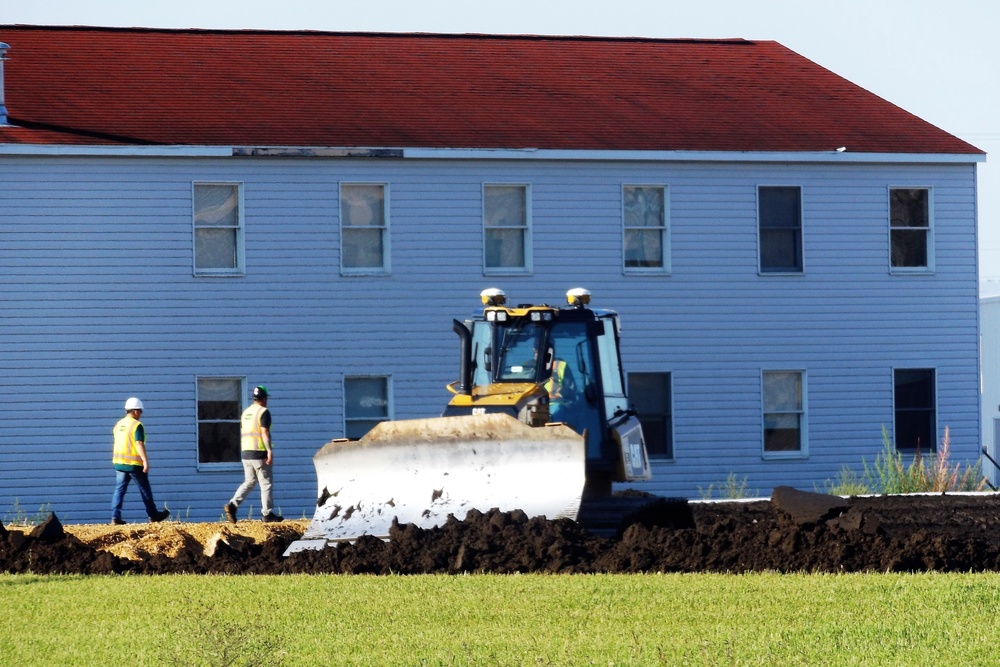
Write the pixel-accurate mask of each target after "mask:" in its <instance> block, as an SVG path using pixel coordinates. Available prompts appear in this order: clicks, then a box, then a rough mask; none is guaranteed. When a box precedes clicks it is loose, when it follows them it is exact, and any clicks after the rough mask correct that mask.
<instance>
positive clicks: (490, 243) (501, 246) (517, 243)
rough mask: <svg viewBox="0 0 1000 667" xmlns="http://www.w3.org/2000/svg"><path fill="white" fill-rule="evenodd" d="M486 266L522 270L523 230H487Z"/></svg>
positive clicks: (524, 264)
mask: <svg viewBox="0 0 1000 667" xmlns="http://www.w3.org/2000/svg"><path fill="white" fill-rule="evenodd" d="M486 266H487V267H488V268H504V269H513V268H523V267H525V266H526V263H525V260H524V230H522V229H487V230H486Z"/></svg>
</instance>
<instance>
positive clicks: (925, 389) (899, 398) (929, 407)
mask: <svg viewBox="0 0 1000 667" xmlns="http://www.w3.org/2000/svg"><path fill="white" fill-rule="evenodd" d="M935 393H936V388H935V381H934V369H933V368H897V369H896V370H895V371H893V397H892V403H893V411H894V413H895V414H894V417H895V433H894V441H895V443H896V450H897V451H908V452H916V451H918V450H919V451H921V452H925V453H926V452H933V451H936V450H937V437H936V434H937V410H936V408H935V398H934V397H935Z"/></svg>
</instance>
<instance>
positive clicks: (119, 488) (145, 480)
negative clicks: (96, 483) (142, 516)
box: [111, 470, 157, 519]
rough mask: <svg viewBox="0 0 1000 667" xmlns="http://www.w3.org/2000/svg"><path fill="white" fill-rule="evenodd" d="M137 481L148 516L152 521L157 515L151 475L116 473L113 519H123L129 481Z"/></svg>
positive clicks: (112, 508) (138, 472)
mask: <svg viewBox="0 0 1000 667" xmlns="http://www.w3.org/2000/svg"><path fill="white" fill-rule="evenodd" d="M132 479H134V480H135V484H136V486H138V487H139V495H140V496H141V497H142V504H143V505H145V506H146V514H147V515H149V518H150V519H152V518H153V516H154V515H155V514H156V513H157V509H156V503H154V502H153V489H152V488H150V486H149V475H147V474H146V473H144V472H143V471H141V470H138V471H136V472H124V471H122V470H116V471H115V494H114V495H113V496H112V497H111V518H112V519H120V518H122V503H123V502H124V501H125V490H126V489H128V483H129V480H132Z"/></svg>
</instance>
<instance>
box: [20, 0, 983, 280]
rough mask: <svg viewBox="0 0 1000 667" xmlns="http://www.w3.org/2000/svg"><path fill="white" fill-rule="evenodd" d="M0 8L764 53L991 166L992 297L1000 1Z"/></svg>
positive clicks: (177, 24)
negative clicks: (774, 53)
mask: <svg viewBox="0 0 1000 667" xmlns="http://www.w3.org/2000/svg"><path fill="white" fill-rule="evenodd" d="M0 2H2V4H0V24H8V23H26V24H36V25H99V26H143V27H161V28H261V29H271V30H293V29H296V30H297V29H306V30H331V31H337V30H349V31H377V32H445V33H464V32H475V33H505V34H515V33H516V34H549V35H607V36H638V37H745V38H747V39H770V40H775V41H778V42H780V43H782V44H784V45H785V46H787V47H789V48H791V49H792V50H794V51H797V52H798V53H800V54H802V55H804V56H806V57H807V58H809V59H811V60H813V61H815V62H817V63H819V64H820V65H822V66H824V67H826V68H827V69H830V70H832V71H834V72H836V73H837V74H840V75H841V76H843V77H845V78H847V79H849V80H851V81H853V82H854V83H856V84H858V85H860V86H863V87H864V88H867V89H868V90H870V91H872V92H873V93H875V94H877V95H879V96H881V97H884V98H885V99H887V100H889V101H890V102H892V103H894V104H896V105H897V106H900V107H902V108H904V109H906V110H907V111H910V112H911V113H914V114H916V115H917V116H920V117H921V118H923V119H925V120H927V121H929V122H931V123H933V124H935V125H937V126H938V127H940V128H942V129H944V130H946V131H948V132H950V133H952V134H954V135H956V136H958V137H961V138H962V139H964V140H966V141H968V142H969V143H971V144H973V145H975V146H977V147H979V148H981V149H983V150H985V151H986V152H987V153H988V154H989V156H988V158H987V162H985V163H982V164H980V165H979V167H978V169H979V245H980V253H979V254H980V276H981V278H983V279H992V280H996V281H997V284H996V287H995V288H992V287H991V292H992V291H995V292H996V293H1000V166H998V165H997V164H995V163H996V162H998V161H1000V36H998V31H1000V0H950V1H949V2H943V1H942V0H684V1H678V0H604V1H603V2H596V1H594V0H571V1H564V0H530V1H528V0H506V1H505V2H495V1H492V2H479V1H476V0H461V1H460V0H450V1H446V0H390V1H379V0H366V1H364V2H341V1H338V0H315V1H313V2H307V1H304V0H279V1H278V2H274V1H270V2H259V1H257V0H241V1H239V2H237V1H234V0H197V1H195V0H168V1H167V2H148V1H147V0H117V1H113V0H29V1H26V0H21V1H17V0H0ZM10 56H11V57H16V52H15V51H13V50H12V51H11V53H10Z"/></svg>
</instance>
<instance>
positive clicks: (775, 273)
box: [755, 183, 806, 276]
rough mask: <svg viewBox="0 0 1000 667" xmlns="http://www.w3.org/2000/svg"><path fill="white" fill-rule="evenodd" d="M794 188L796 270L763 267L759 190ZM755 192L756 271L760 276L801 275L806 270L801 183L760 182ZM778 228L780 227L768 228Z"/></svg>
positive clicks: (803, 202)
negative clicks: (796, 236) (797, 223)
mask: <svg viewBox="0 0 1000 667" xmlns="http://www.w3.org/2000/svg"><path fill="white" fill-rule="evenodd" d="M778 188H784V189H795V190H798V191H799V248H798V250H799V264H801V267H800V268H799V269H797V270H786V269H780V270H779V269H765V268H764V262H763V257H764V239H763V238H762V235H761V219H760V204H761V200H760V191H761V190H764V189H778ZM755 194H756V218H757V273H758V275H761V276H801V275H804V274H805V272H806V218H805V191H804V188H803V187H802V186H801V185H795V184H782V183H761V184H758V185H757V188H756V190H755ZM769 229H780V228H774V227H772V228H769Z"/></svg>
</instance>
